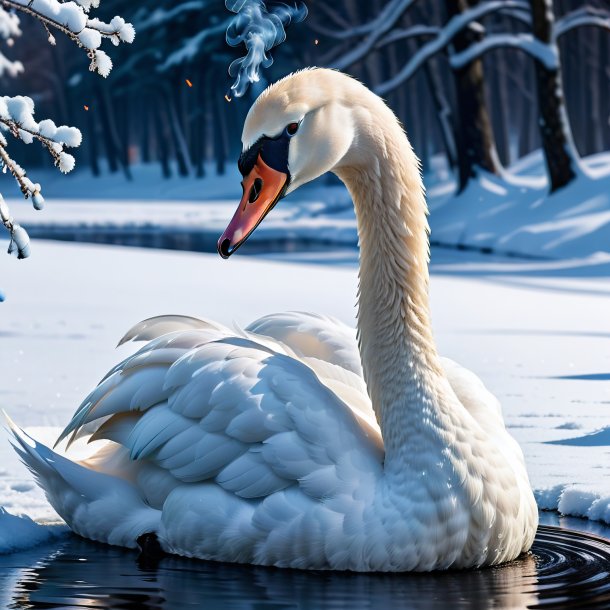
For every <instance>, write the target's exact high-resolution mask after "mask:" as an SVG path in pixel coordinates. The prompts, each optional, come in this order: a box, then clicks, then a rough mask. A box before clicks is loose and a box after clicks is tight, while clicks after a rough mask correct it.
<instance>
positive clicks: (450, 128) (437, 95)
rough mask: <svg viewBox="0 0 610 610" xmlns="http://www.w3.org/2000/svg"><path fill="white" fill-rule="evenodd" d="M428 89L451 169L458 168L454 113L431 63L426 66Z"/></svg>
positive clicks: (434, 66)
mask: <svg viewBox="0 0 610 610" xmlns="http://www.w3.org/2000/svg"><path fill="white" fill-rule="evenodd" d="M424 71H425V74H426V78H427V79H428V87H429V89H430V94H431V95H432V99H433V101H434V107H435V110H436V115H437V116H438V123H439V126H440V132H441V137H442V139H443V144H444V146H445V153H446V155H447V162H448V163H449V167H451V168H455V167H457V151H456V148H455V126H454V125H453V112H452V110H451V105H450V104H449V100H448V99H447V96H446V95H445V90H444V87H443V84H442V80H441V79H440V78H439V74H438V72H437V70H436V65H435V64H434V63H433V62H431V61H429V62H426V65H425V66H424Z"/></svg>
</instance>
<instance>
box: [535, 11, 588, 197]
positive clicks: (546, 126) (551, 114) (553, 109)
mask: <svg viewBox="0 0 610 610" xmlns="http://www.w3.org/2000/svg"><path fill="white" fill-rule="evenodd" d="M530 5H531V8H532V29H533V34H534V37H535V38H537V39H538V40H539V41H540V42H542V43H543V44H546V45H549V46H552V48H553V49H554V51H555V54H556V57H557V65H556V67H554V68H548V67H547V66H545V65H544V64H542V63H541V62H540V61H538V60H535V62H534V68H535V72H536V90H537V94H538V111H539V113H540V117H539V120H538V124H539V126H540V137H541V139H542V149H543V151H544V158H545V161H546V166H547V170H548V174H549V187H550V191H551V193H552V192H554V191H556V190H558V189H560V188H562V187H564V186H566V185H567V184H569V183H570V182H571V181H572V180H573V179H574V178H575V177H576V175H577V165H578V153H577V152H576V148H575V147H574V142H573V141H572V134H571V132H570V126H569V123H568V116H567V113H566V108H565V103H564V95H563V85H562V82H561V72H560V66H559V51H558V49H557V45H556V44H555V41H554V39H553V21H554V17H553V2H552V0H530Z"/></svg>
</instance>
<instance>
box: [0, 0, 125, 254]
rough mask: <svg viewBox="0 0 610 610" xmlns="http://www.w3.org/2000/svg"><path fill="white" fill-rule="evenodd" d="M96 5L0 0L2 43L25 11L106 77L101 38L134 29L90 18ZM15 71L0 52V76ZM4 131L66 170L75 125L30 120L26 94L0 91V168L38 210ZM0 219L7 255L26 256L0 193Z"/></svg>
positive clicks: (36, 195)
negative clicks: (42, 150) (34, 146)
mask: <svg viewBox="0 0 610 610" xmlns="http://www.w3.org/2000/svg"><path fill="white" fill-rule="evenodd" d="M99 4H100V0H71V1H65V0H0V38H3V39H4V40H5V41H6V42H7V43H9V45H8V46H12V45H11V44H10V43H12V39H13V37H14V36H19V35H20V34H21V31H20V29H19V16H18V14H17V13H19V12H21V13H25V14H26V15H29V16H31V17H34V18H35V19H37V20H38V21H40V22H41V23H42V24H43V26H44V27H45V29H46V31H47V33H48V39H49V42H50V43H51V44H55V38H54V36H53V34H52V30H55V31H59V32H60V33H62V34H64V35H66V36H67V37H68V38H70V40H72V41H73V42H74V43H75V44H76V46H77V47H79V48H80V49H84V50H85V51H86V53H87V56H88V58H89V61H90V64H89V69H90V70H92V71H97V72H98V73H99V74H101V75H102V76H104V77H106V76H108V74H109V73H110V70H111V69H112V61H111V60H110V57H109V56H108V55H107V54H106V53H105V52H104V51H102V50H101V49H100V46H101V45H102V41H103V39H105V38H107V39H109V40H110V42H111V43H112V44H114V45H115V46H116V45H118V44H120V43H121V42H126V43H131V42H133V39H134V37H135V30H134V28H133V26H132V25H131V24H130V23H127V22H126V21H125V20H124V19H123V18H122V17H118V16H117V17H114V18H113V19H112V20H111V21H110V22H109V23H105V22H104V21H101V20H99V19H97V18H94V17H91V15H90V12H91V10H92V9H94V8H97V7H98V6H99ZM21 71H23V65H22V64H21V62H18V61H11V60H9V59H8V58H6V57H5V56H4V54H3V53H1V52H0V76H2V75H3V74H4V73H5V72H7V73H8V74H9V75H10V76H17V74H18V73H19V72H21ZM6 134H10V135H12V136H13V137H15V138H16V139H18V140H21V141H22V142H24V143H26V144H31V143H32V142H34V141H35V140H37V141H38V142H39V143H40V144H41V145H42V146H43V147H44V148H46V149H47V150H48V152H49V154H50V155H51V157H52V158H53V162H54V163H55V166H56V167H58V168H59V169H60V171H62V172H64V173H68V172H69V171H71V170H72V169H73V168H74V157H73V156H72V155H71V154H69V153H68V152H66V149H67V148H75V147H77V146H80V143H81V139H82V137H81V133H80V131H79V130H78V129H76V128H75V127H68V126H66V125H60V126H57V125H55V123H54V122H53V121H51V120H49V119H45V120H42V121H40V122H38V121H36V120H35V119H34V102H33V101H32V100H31V99H30V98H29V97H22V96H15V97H6V96H4V97H2V96H0V167H1V168H2V171H3V172H7V171H8V172H10V173H11V174H12V176H13V177H14V178H15V180H16V181H17V184H18V185H19V188H20V189H21V192H22V193H23V196H24V197H25V198H26V199H31V200H32V204H33V206H34V208H36V209H37V210H41V209H42V208H43V206H44V198H43V196H42V194H41V187H40V184H37V183H34V182H32V181H31V180H30V179H29V178H28V176H27V175H26V171H25V170H24V169H23V168H22V167H21V166H20V165H19V164H18V163H16V162H15V161H14V160H13V159H12V157H11V156H10V154H9V153H8V140H7V138H6ZM0 221H1V222H2V224H3V225H4V227H5V228H6V229H7V230H8V232H9V234H10V238H11V241H10V245H9V254H15V255H16V256H17V257H18V258H26V257H28V256H29V253H30V245H29V237H28V234H27V232H26V231H25V229H24V228H23V227H21V226H19V224H17V223H16V222H15V221H14V220H13V218H12V217H11V214H10V210H9V208H8V206H7V204H6V202H5V201H4V199H3V198H2V196H1V195H0Z"/></svg>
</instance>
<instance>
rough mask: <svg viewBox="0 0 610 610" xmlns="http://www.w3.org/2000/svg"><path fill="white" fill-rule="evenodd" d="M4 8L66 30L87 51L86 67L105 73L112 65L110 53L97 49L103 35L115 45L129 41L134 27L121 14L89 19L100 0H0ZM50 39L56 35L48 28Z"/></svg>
mask: <svg viewBox="0 0 610 610" xmlns="http://www.w3.org/2000/svg"><path fill="white" fill-rule="evenodd" d="M0 1H1V2H2V6H3V7H5V8H12V9H14V10H16V11H21V12H23V13H25V14H27V15H30V16H32V17H35V18H36V19H38V20H39V21H41V22H42V23H43V24H44V26H45V27H46V28H47V30H49V28H53V29H56V30H58V31H59V32H61V33H62V34H65V35H66V36H67V37H68V38H70V40H72V41H73V42H74V43H75V44H76V45H77V46H78V47H80V48H81V49H84V50H85V51H86V52H87V56H88V57H89V60H90V62H91V63H90V65H89V69H90V70H92V71H93V70H95V71H97V72H98V73H99V74H101V75H102V76H104V77H106V76H108V74H110V70H111V69H112V61H111V60H110V57H108V55H107V54H106V53H105V52H104V51H101V50H100V49H99V47H100V46H101V44H102V39H103V38H109V39H110V41H111V42H112V44H114V45H115V46H116V45H118V44H120V43H121V42H126V43H131V42H133V39H134V37H135V30H134V28H133V26H132V25H131V23H127V22H126V21H125V20H124V19H123V18H122V17H118V16H116V17H113V18H112V20H111V21H110V23H104V22H103V21H100V20H99V19H95V18H93V19H89V11H90V10H91V8H94V7H97V6H99V0H78V2H75V1H74V0H72V1H70V2H61V1H60V0H0ZM49 42H50V43H51V44H55V38H54V37H53V35H52V34H51V33H50V31H49Z"/></svg>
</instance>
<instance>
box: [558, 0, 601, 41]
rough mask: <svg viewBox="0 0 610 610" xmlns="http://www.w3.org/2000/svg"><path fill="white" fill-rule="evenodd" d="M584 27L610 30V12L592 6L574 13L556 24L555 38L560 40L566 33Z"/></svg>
mask: <svg viewBox="0 0 610 610" xmlns="http://www.w3.org/2000/svg"><path fill="white" fill-rule="evenodd" d="M583 26H597V27H600V28H603V29H605V30H610V11H606V10H604V9H597V8H594V7H591V6H586V7H583V8H579V9H577V10H575V11H572V12H571V13H568V14H567V15H564V16H563V17H562V18H561V19H559V20H558V21H557V22H556V23H555V32H554V34H555V38H559V37H560V36H563V35H564V34H565V33H566V32H569V31H571V30H573V29H575V28H578V27H583Z"/></svg>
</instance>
